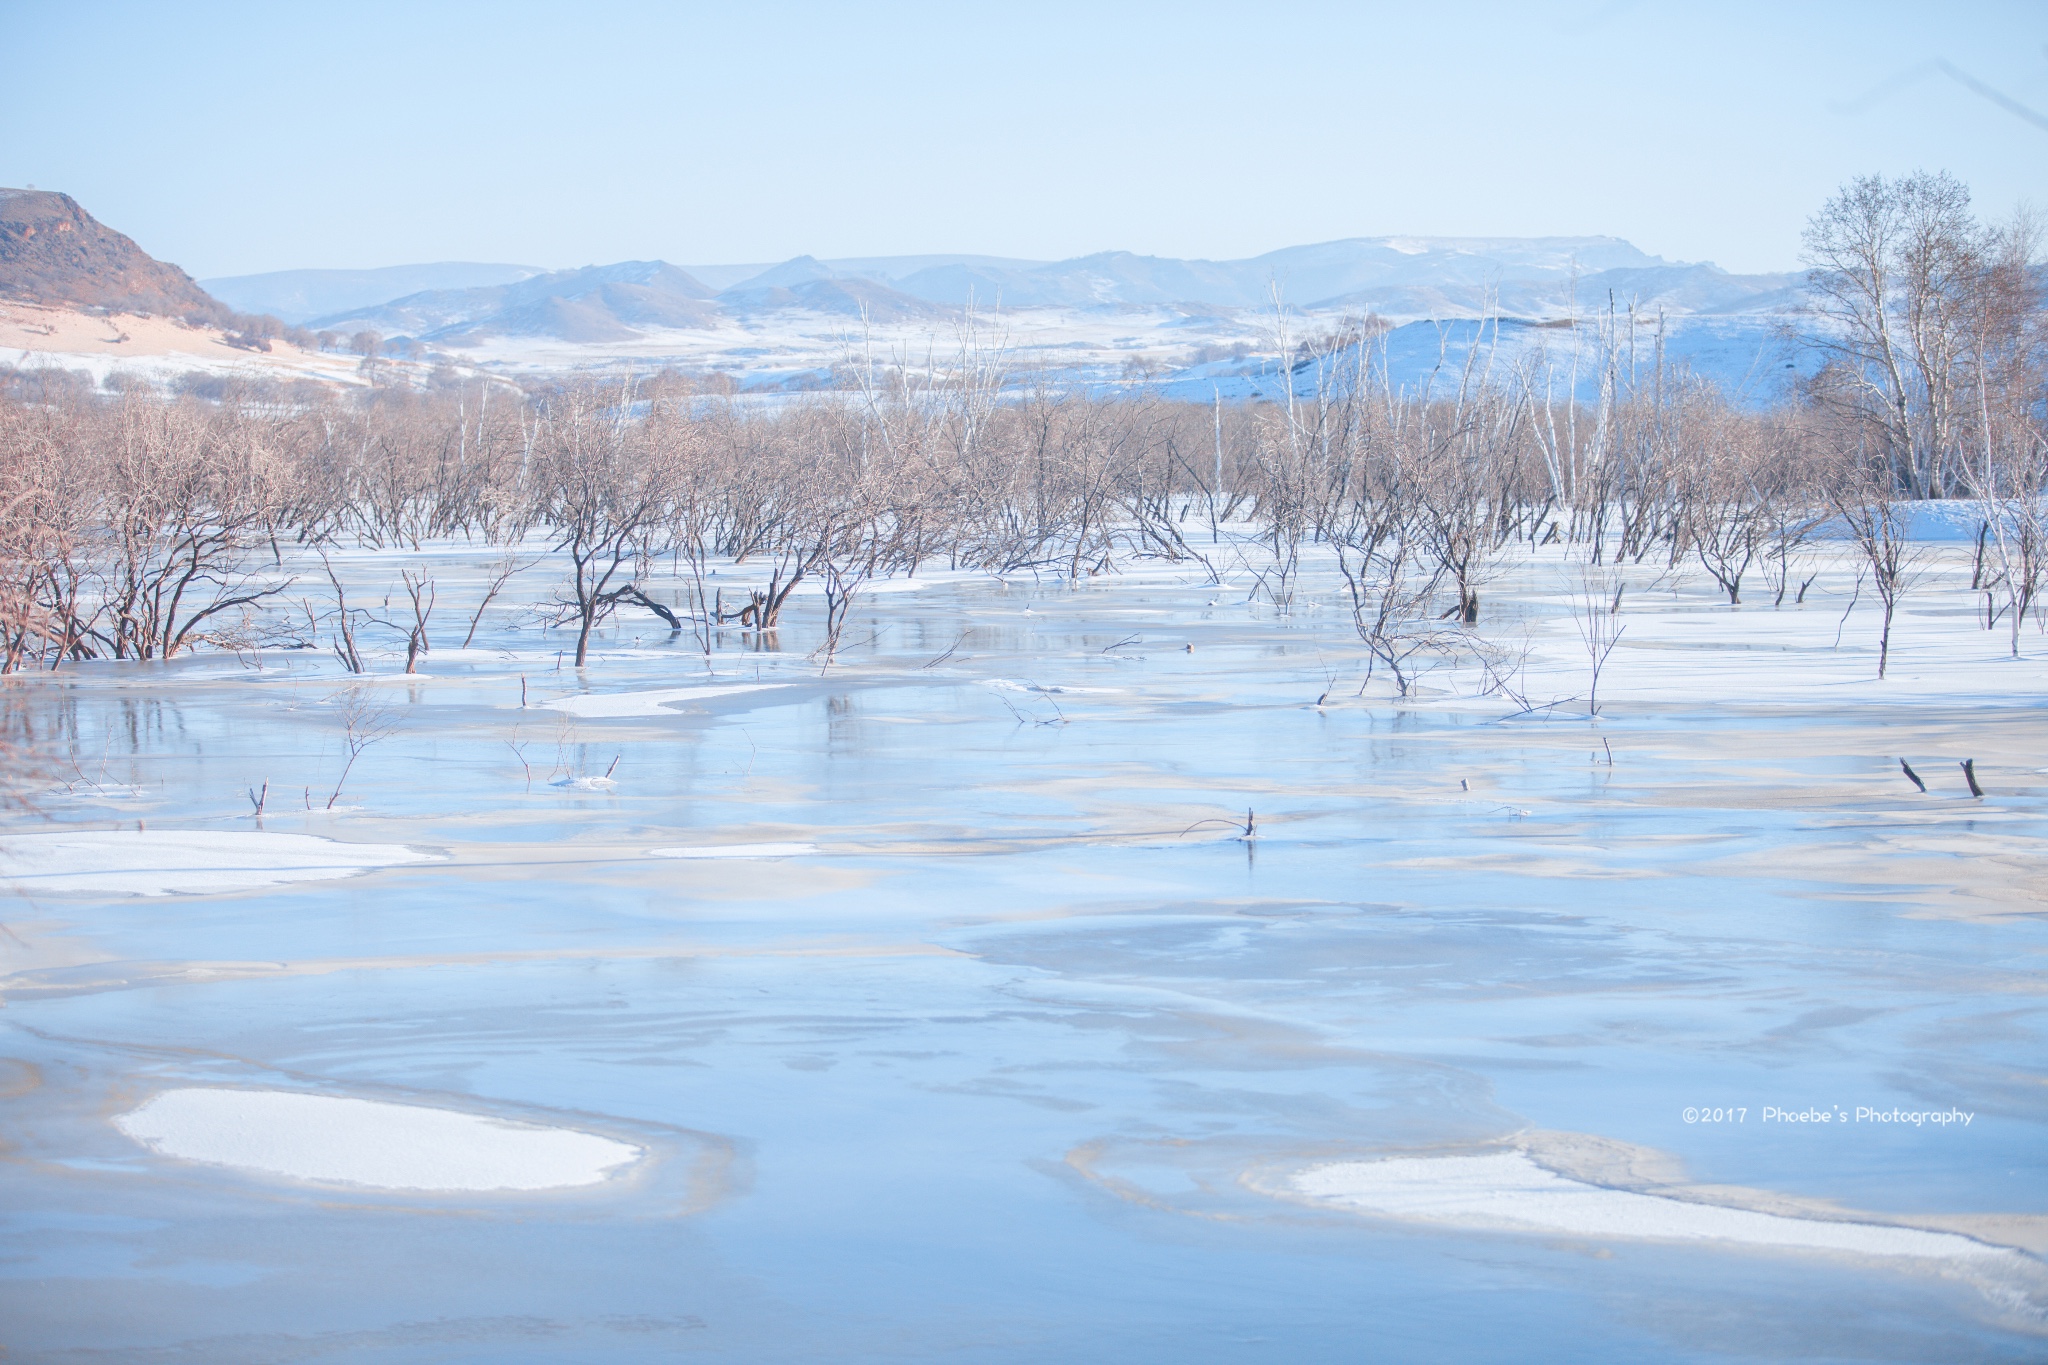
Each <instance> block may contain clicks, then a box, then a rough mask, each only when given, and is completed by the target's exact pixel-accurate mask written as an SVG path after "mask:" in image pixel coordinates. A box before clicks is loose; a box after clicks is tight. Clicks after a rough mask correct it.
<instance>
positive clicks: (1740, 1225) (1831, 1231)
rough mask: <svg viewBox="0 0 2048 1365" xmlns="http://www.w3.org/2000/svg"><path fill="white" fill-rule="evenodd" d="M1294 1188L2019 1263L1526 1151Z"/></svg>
mask: <svg viewBox="0 0 2048 1365" xmlns="http://www.w3.org/2000/svg"><path fill="white" fill-rule="evenodd" d="M1294 1187H1295V1189H1297V1190H1299V1191H1300V1192H1301V1193H1302V1194H1305V1195H1308V1196H1310V1197H1312V1198H1315V1199H1320V1200H1326V1201H1328V1202H1330V1203H1333V1204H1339V1205H1342V1206H1344V1207H1346V1208H1352V1209H1358V1210H1361V1211H1364V1212H1367V1213H1379V1214H1386V1215H1388V1216H1390V1217H1394V1218H1414V1219H1421V1220H1424V1221H1428V1222H1434V1223H1447V1224H1453V1225H1456V1226H1459V1227H1470V1228H1486V1229H1492V1230H1497V1231H1509V1232H1559V1233H1567V1234H1570V1235H1572V1236H1578V1237H1595V1238H1599V1237H1640V1238H1651V1239H1656V1240H1675V1241H1702V1240H1705V1241H1716V1242H1726V1243H1730V1244H1732V1245H1735V1246H1744V1247H1760V1248H1774V1249H1785V1250H1799V1251H1845V1252H1854V1253H1856V1254H1858V1255H1863V1256H1913V1257H1919V1258H1921V1259H1924V1260H1931V1261H1944V1260H1973V1261H1974V1260H1999V1261H2006V1262H2016V1261H2018V1260H2019V1259H2020V1258H2019V1257H2018V1255H2017V1253H2015V1252H2013V1251H2010V1250H2008V1249H2006V1248H2003V1247H1993V1246H1986V1245H1984V1244H1983V1243H1982V1242H1973V1241H1971V1240H1970V1239H1969V1238H1967V1237H1957V1236H1955V1235H1953V1234H1950V1233H1943V1232H1922V1231H1920V1230H1918V1229H1915V1228H1900V1227H1885V1226H1881V1225H1878V1224H1875V1223H1858V1222H1846V1221H1845V1222H1822V1221H1820V1220H1818V1219H1812V1218H1786V1217H1783V1216H1781V1215H1778V1214H1773V1213H1760V1212H1756V1211H1754V1210H1751V1209H1737V1208H1724V1207H1721V1206H1718V1205H1714V1204H1700V1203H1693V1202H1689V1201H1686V1200H1680V1199H1669V1198H1664V1197H1661V1196H1658V1195H1652V1194H1639V1193H1635V1192H1632V1191H1628V1190H1611V1189H1603V1188H1602V1187H1600V1186H1598V1185H1588V1184H1585V1183H1584V1182H1582V1181H1577V1180H1569V1179H1567V1178H1565V1177H1564V1176H1561V1175H1558V1174H1557V1173H1556V1172H1554V1171H1549V1170H1545V1169H1544V1168H1543V1167H1541V1166H1539V1165H1537V1164H1536V1163H1535V1162H1534V1161H1531V1160H1530V1159H1529V1155H1528V1153H1526V1152H1493V1153H1488V1154H1487V1155H1484V1156H1435V1157H1392V1158H1389V1159H1387V1160H1384V1161H1341V1162H1332V1163H1331V1164H1329V1165H1327V1166H1316V1167H1312V1168H1311V1169H1309V1170H1306V1171H1303V1172H1301V1173H1300V1174H1299V1175H1297V1176H1295V1177H1294Z"/></svg>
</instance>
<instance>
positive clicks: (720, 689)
mask: <svg viewBox="0 0 2048 1365" xmlns="http://www.w3.org/2000/svg"><path fill="white" fill-rule="evenodd" d="M782 686H786V684H783V683H727V684H724V685H722V686H712V687H671V688H667V689H664V690H662V691H658V692H585V693H579V694H578V695H576V696H573V697H557V698H555V699H554V700H553V701H549V702H542V703H541V705H542V706H543V707H545V708H546V709H548V710H550V711H566V712H567V713H568V714H570V715H572V716H578V717H581V718H582V719H585V720H616V719H619V718H621V717H625V716H672V715H674V714H675V713H676V707H677V706H679V705H686V704H688V703H690V702H693V701H702V700H704V699H705V698H707V697H725V696H731V695H733V694H734V693H738V692H766V691H769V690H771V689H773V688H777V687H782Z"/></svg>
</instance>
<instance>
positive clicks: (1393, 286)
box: [211, 237, 1800, 346]
mask: <svg viewBox="0 0 2048 1365" xmlns="http://www.w3.org/2000/svg"><path fill="white" fill-rule="evenodd" d="M481 268H483V267H469V266H460V265H457V266H451V267H449V268H448V273H449V276H450V278H449V279H448V280H446V281H445V282H440V283H437V284H436V286H435V287H433V288H427V289H421V290H418V291H416V292H413V293H408V294H403V295H400V296H398V297H394V298H390V299H387V300H381V301H378V302H375V303H370V304H363V305H357V306H354V307H349V308H344V309H339V310H336V311H333V312H328V313H323V314H310V315H308V314H305V313H303V312H299V313H297V314H296V315H294V311H292V310H289V308H288V305H289V303H290V301H291V299H292V297H293V296H294V291H303V290H304V289H305V288H306V287H307V286H306V285H305V284H304V283H302V281H303V280H304V279H305V278H306V277H310V276H314V275H316V274H320V273H321V272H312V271H284V272H276V273H274V274H272V275H268V276H242V277H233V278H229V279H224V280H218V281H212V282H211V283H213V284H214V285H215V286H216V287H217V288H219V289H220V290H221V292H222V293H223V295H224V296H226V297H228V298H230V299H232V300H234V301H235V302H236V303H237V304H238V305H239V306H242V307H247V308H252V309H254V308H258V307H261V308H263V309H264V310H265V311H270V312H275V313H277V314H278V315H279V316H283V317H286V318H287V319H288V320H290V321H294V322H303V323H304V324H305V325H307V326H310V327H317V328H328V329H335V330H343V329H349V330H358V329H375V330H378V331H380V332H383V333H385V334H387V335H406V336H411V337H415V338H418V339H420V340H423V341H429V342H435V343H440V344H444V345H454V346H462V345H473V344H476V343H477V342H479V341H481V340H483V339H486V338H489V337H504V336H550V337H555V338H558V339H560V340H563V341H571V342H591V343H596V342H613V341H622V340H625V339H627V338H629V337H630V336H631V335H633V334H635V333H636V332H638V331H640V330H643V329H649V328H656V329H660V328H708V327H716V326H718V325H720V324H721V322H727V321H731V322H744V321H746V320H749V319H752V318H756V317H759V316H761V315H764V314H772V313H779V312H789V311H798V312H807V313H813V314H821V315H827V316H843V317H855V316H858V315H859V314H860V313H861V311H862V309H863V308H865V309H866V310H867V314H868V316H869V317H870V318H872V319H873V320H875V321H877V322H899V321H907V320H914V319H917V318H921V317H930V316H936V315H939V314H941V313H943V312H946V311H951V310H957V309H959V308H962V307H965V306H967V305H968V304H970V303H973V304H979V305H982V306H992V305H998V304H1000V305H1001V306H1003V307H1006V308H1056V309H1067V310H1091V311H1101V310H1109V311H1116V310H1130V309H1159V308H1165V309H1170V310H1174V311H1177V312H1180V313H1182V314H1184V315H1187V316H1190V317H1199V316H1214V315H1224V314H1233V313H1241V312H1245V311H1247V310H1265V309H1270V308H1271V306H1272V302H1273V290H1274V288H1275V287H1276V286H1277V287H1278V288H1279V289H1280V291H1281V293H1282V296H1283V297H1284V298H1285V299H1286V301H1287V302H1288V303H1289V304H1290V306H1294V307H1298V308H1301V309H1304V310H1308V311H1317V312H1323V311H1347V312H1376V313H1380V314H1382V315H1384V316H1389V317H1407V318H1422V317H1461V316H1462V317H1472V316H1478V315H1480V314H1483V313H1486V312H1488V311H1492V310H1498V311H1500V312H1501V313H1503V314H1506V315H1508V316H1516V317H1529V318H1537V319H1541V318H1553V317H1557V316H1561V315H1563V314H1564V313H1565V312H1566V311H1567V310H1568V309H1569V308H1570V307H1571V306H1572V304H1573V300H1574V298H1576V300H1577V301H1578V305H1579V307H1580V308H1581V309H1582V310H1583V309H1587V308H1590V307H1593V306H1596V305H1599V304H1604V302H1605V300H1606V299H1607V298H1608V296H1609V294H1610V292H1611V293H1612V294H1613V295H1614V296H1616V297H1618V298H1621V299H1626V300H1632V301H1634V302H1636V303H1637V304H1638V305H1639V306H1643V307H1647V308H1659V307H1661V308H1663V309H1665V310H1667V311H1670V312H1674V313H1698V314H1744V313H1748V314H1754V313H1765V312H1780V311H1785V310H1787V309H1789V308H1793V307H1796V306H1797V304H1798V299H1799V286H1800V279H1799V277H1798V276H1797V275H1793V274H1766V275H1735V274H1731V273H1729V272H1727V271H1724V270H1721V269H1719V268H1718V267H1716V266H1713V265H1711V264H1706V263H1687V262H1673V261H1667V260H1665V259H1663V258H1662V257H1658V256H1652V255H1649V254H1647V253H1645V252H1642V251H1640V250H1638V249H1637V248H1636V247H1634V246H1632V245H1630V244H1629V243H1627V242H1625V241H1622V240H1621V239H1619V238H1614V237H1552V238H1430V237H1365V238H1349V239H1345V240H1342V241H1336V242H1323V243H1317V244H1314V245H1310V246H1301V247H1288V248H1284V249H1282V250H1279V251H1273V252H1268V253H1266V254H1264V255H1261V256H1254V257H1249V258H1247V259H1244V260H1236V261H1205V260H1182V259H1177V258H1173V257H1158V256H1142V255H1138V254H1136V253H1133V252H1126V251H1110V252H1098V253H1095V254H1093V255H1089V256H1081V257H1076V258H1074V259H1071V260H1066V261H1027V260H1016V259H1010V258H1004V257H994V256H964V255H956V256H897V257H865V258H851V259H844V260H822V261H821V260H819V259H817V258H815V257H811V256H797V257H794V258H792V259H790V260H787V261H783V262H780V263H778V264H774V265H767V266H758V265H757V266H675V265H670V264H668V263H667V262H663V261H623V262H619V263H617V264H615V265H608V266H584V267H581V268H579V269H575V270H560V271H552V272H545V273H541V272H534V273H529V274H526V275H524V276H523V277H522V278H520V279H517V280H515V281H507V282H503V283H495V284H481V285H474V286H463V285H460V284H457V283H456V282H455V272H457V271H460V270H473V269H481ZM493 268H499V269H505V270H526V269H527V268H526V267H493ZM436 269H439V268H438V267H430V266H417V267H393V268H392V269H391V271H390V272H349V273H352V274H356V275H363V276H368V275H373V274H384V273H389V274H391V275H392V276H393V277H394V278H396V276H397V272H401V271H410V272H412V275H411V278H415V279H417V278H425V277H427V275H428V274H429V273H430V272H432V271H434V270H436ZM330 273H335V274H339V273H344V272H330Z"/></svg>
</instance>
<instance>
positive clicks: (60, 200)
mask: <svg viewBox="0 0 2048 1365" xmlns="http://www.w3.org/2000/svg"><path fill="white" fill-rule="evenodd" d="M0 299H14V300H18V301H20V302H23V303H40V304H45V305H48V306H51V307H59V308H106V309H111V310H113V311H116V312H124V313H153V314H160V315H163V316H166V317H177V318H186V317H189V318H194V319H205V320H207V321H209V322H222V321H225V320H226V319H227V318H228V316H229V310H228V309H227V308H226V307H224V306H223V305H222V304H221V303H220V302H219V301H218V300H216V299H215V298H214V297H213V296H212V295H210V294H208V293H207V292H206V291H205V290H204V289H201V288H200V287H199V286H198V285H197V284H195V283H194V282H193V280H192V277H191V276H190V275H187V274H186V273H185V272H184V271H182V270H180V269H178V267H176V266H174V265H170V264H167V263H165V262H163V261H159V260H157V259H156V258H155V257H153V256H151V255H150V254H149V253H148V252H146V251H144V250H143V249H142V248H141V247H139V246H137V245H135V243H134V242H132V241H130V240H129V239H128V238H126V237H123V236H122V235H121V234H120V233H118V232H115V231H114V230H113V229H111V228H109V227H107V226H105V225H104V224H102V223H100V222H99V221H98V220H97V219H95V218H94V217H93V216H92V215H91V214H89V213H87V212H86V211H85V210H84V209H82V208H80V207H79V206H78V202H77V201H76V200H74V199H73V198H72V197H71V196H70V195H68V194H56V193H52V192H50V191H48V190H10V189H0Z"/></svg>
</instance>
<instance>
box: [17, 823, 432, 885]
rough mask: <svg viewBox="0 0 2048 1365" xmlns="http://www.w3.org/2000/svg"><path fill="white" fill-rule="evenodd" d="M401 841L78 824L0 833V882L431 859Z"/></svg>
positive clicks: (114, 880) (334, 867)
mask: <svg viewBox="0 0 2048 1365" xmlns="http://www.w3.org/2000/svg"><path fill="white" fill-rule="evenodd" d="M432 856H433V855H431V854H427V853H421V852H418V851H417V850H415V849H411V848H407V847H406V846H405V845H403V844H344V843H339V842H337V841H335V840H333V839H322V838H318V837H316V836H314V835H310V834H261V833H221V832H217V831H207V830H148V831H144V830H126V829H95V830H77V831H74V832H68V833H61V834H10V835H8V836H6V837H5V838H0V883H5V884H6V886H7V888H8V889H10V890H15V891H20V892H24V893H27V894H29V895H35V894H37V893H39V892H42V893H59V892H82V893H94V894H99V895H108V894H113V895H122V894H125V895H131V896H167V895H170V894H171V893H173V892H187V893H191V894H204V893H207V892H215V891H248V890H253V889H255V888H258V887H265V886H278V885H282V884H284V883H286V882H313V881H325V880H327V879H329V878H332V877H349V876H354V875H355V874H357V873H359V872H367V871H370V870H371V869H373V868H379V867H391V866H395V865H397V864H400V863H418V862H427V861H430V860H431V858H432Z"/></svg>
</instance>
